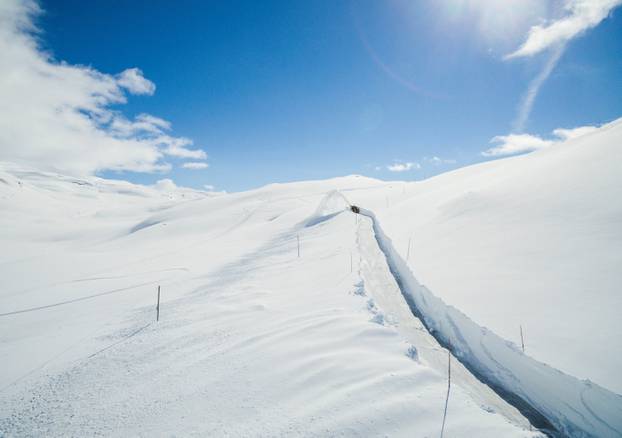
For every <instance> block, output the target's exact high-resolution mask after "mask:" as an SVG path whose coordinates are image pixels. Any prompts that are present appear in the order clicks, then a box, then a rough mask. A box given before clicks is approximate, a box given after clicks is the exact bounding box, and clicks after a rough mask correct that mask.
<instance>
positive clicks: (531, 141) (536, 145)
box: [482, 125, 606, 157]
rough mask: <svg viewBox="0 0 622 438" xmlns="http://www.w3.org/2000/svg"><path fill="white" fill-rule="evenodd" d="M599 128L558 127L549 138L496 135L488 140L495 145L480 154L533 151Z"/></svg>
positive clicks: (490, 154) (508, 153) (513, 153)
mask: <svg viewBox="0 0 622 438" xmlns="http://www.w3.org/2000/svg"><path fill="white" fill-rule="evenodd" d="M604 126H606V125H604ZM601 128H602V127H597V126H581V127H578V128H573V129H562V128H559V129H555V130H554V131H553V138H549V139H545V138H542V137H539V136H537V135H530V134H509V135H498V136H496V137H493V139H492V140H490V142H491V143H497V146H494V147H492V148H490V149H487V150H485V151H483V152H482V155H483V156H485V157H503V156H507V155H515V154H521V153H526V152H533V151H537V150H539V149H545V148H548V147H550V146H552V145H554V144H557V143H561V142H564V141H566V140H572V139H575V138H579V137H582V136H584V135H586V134H589V133H591V132H594V131H597V130H598V129H601Z"/></svg>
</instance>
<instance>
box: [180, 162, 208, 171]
mask: <svg viewBox="0 0 622 438" xmlns="http://www.w3.org/2000/svg"><path fill="white" fill-rule="evenodd" d="M181 167H183V168H184V169H195V170H196V169H207V168H208V167H209V164H207V163H205V162H201V161H190V162H188V163H184V164H182V165H181Z"/></svg>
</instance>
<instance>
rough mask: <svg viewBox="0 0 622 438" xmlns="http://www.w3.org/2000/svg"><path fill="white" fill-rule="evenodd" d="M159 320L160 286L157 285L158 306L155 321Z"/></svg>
mask: <svg viewBox="0 0 622 438" xmlns="http://www.w3.org/2000/svg"><path fill="white" fill-rule="evenodd" d="M159 320H160V286H159V285H158V305H157V306H156V321H159Z"/></svg>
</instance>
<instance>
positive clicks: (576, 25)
mask: <svg viewBox="0 0 622 438" xmlns="http://www.w3.org/2000/svg"><path fill="white" fill-rule="evenodd" d="M620 4H622V0H566V2H565V7H564V10H565V12H566V15H565V16H563V17H561V18H559V19H556V20H552V21H550V22H548V23H547V24H545V25H537V26H532V27H531V29H530V30H529V33H528V34H527V39H526V40H525V42H524V43H523V44H522V45H521V46H520V47H519V48H518V49H517V50H516V51H514V52H513V53H510V54H509V55H508V56H507V57H506V58H508V59H511V58H519V57H528V56H533V55H535V54H537V53H540V52H543V51H545V50H547V49H549V48H552V47H560V46H563V45H564V44H566V43H567V42H568V41H570V40H571V39H573V38H575V37H577V36H578V35H581V34H582V33H583V32H585V31H586V30H588V29H591V28H593V27H595V26H597V25H598V24H599V23H600V22H601V21H603V20H604V19H605V18H607V16H608V15H609V13H610V12H611V11H612V10H613V9H614V8H616V7H617V6H619V5H620Z"/></svg>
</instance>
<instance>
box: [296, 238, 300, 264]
mask: <svg viewBox="0 0 622 438" xmlns="http://www.w3.org/2000/svg"><path fill="white" fill-rule="evenodd" d="M296 242H298V258H300V234H296Z"/></svg>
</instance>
